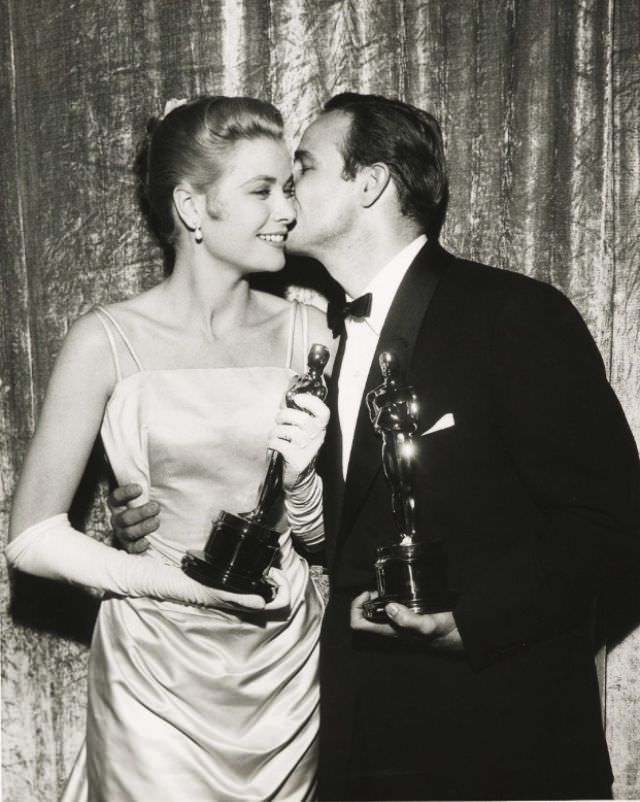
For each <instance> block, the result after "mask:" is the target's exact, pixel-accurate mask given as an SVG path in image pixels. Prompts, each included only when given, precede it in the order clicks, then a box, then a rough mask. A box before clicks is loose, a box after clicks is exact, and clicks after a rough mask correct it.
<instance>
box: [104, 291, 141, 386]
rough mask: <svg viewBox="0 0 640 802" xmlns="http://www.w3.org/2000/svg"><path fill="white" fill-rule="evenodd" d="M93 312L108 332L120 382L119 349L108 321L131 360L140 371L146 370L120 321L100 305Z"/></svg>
mask: <svg viewBox="0 0 640 802" xmlns="http://www.w3.org/2000/svg"><path fill="white" fill-rule="evenodd" d="M93 311H94V312H95V313H96V314H97V315H98V320H99V321H100V322H101V323H102V325H103V327H104V330H105V331H106V332H107V337H108V338H109V344H110V345H111V351H112V353H113V361H114V362H115V366H116V374H117V377H118V381H120V379H121V378H122V370H121V368H120V360H119V359H118V349H117V348H116V344H115V340H114V338H113V333H112V331H111V327H110V326H108V325H107V322H106V320H109V321H110V322H111V325H112V326H113V328H114V329H115V330H116V331H117V332H118V334H119V335H120V338H121V339H122V342H123V343H124V344H125V346H126V348H127V351H128V352H129V354H130V356H131V359H133V361H134V363H135V366H136V367H137V368H138V370H144V367H143V366H142V362H141V361H140V359H139V358H138V355H137V354H136V352H135V349H134V347H133V345H131V341H130V340H129V338H128V337H127V335H126V334H125V333H124V331H123V329H122V326H121V325H120V324H119V323H118V321H117V320H116V319H115V318H114V317H113V315H112V314H111V313H110V312H108V311H107V310H106V309H105V308H104V306H100V305H99V304H98V305H96V306H94V307H93ZM105 318H106V320H105Z"/></svg>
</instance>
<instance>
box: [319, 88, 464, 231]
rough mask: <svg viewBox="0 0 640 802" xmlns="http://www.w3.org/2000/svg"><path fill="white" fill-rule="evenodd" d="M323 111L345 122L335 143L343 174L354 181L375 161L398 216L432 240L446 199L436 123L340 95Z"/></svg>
mask: <svg viewBox="0 0 640 802" xmlns="http://www.w3.org/2000/svg"><path fill="white" fill-rule="evenodd" d="M324 111H325V112H329V111H342V112H344V113H345V114H348V115H349V117H350V118H351V125H350V127H349V132H348V134H347V135H346V137H345V139H344V141H343V142H342V143H341V147H340V151H341V154H342V157H343V159H344V173H345V177H347V178H355V176H356V173H357V171H358V169H359V168H360V167H364V166H367V165H370V164H376V163H377V162H381V163H383V164H386V165H387V166H388V168H389V170H390V172H391V176H392V178H393V181H394V184H395V186H396V189H397V192H398V197H399V200H400V208H401V211H402V213H403V214H404V215H406V216H407V217H410V218H411V219H413V220H415V221H416V222H417V223H418V224H419V225H420V226H421V227H422V229H423V231H424V232H425V234H426V235H427V236H428V237H429V239H433V240H437V239H438V236H439V234H440V229H441V228H442V224H443V222H444V216H445V213H446V207H447V200H448V196H449V190H448V180H447V167H446V162H445V158H444V148H443V144H442V132H441V131H440V126H439V124H438V121H437V120H436V119H435V117H433V116H432V115H431V114H429V113H428V112H426V111H423V110H422V109H419V108H417V107H416V106H412V105H410V104H409V103H403V102H402V101H400V100H394V99H390V98H386V97H382V96H381V95H360V94H358V93H356V92H344V93H342V94H340V95H335V96H334V97H332V98H331V99H330V100H329V101H327V103H325V106H324Z"/></svg>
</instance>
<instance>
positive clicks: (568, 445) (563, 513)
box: [454, 284, 640, 669]
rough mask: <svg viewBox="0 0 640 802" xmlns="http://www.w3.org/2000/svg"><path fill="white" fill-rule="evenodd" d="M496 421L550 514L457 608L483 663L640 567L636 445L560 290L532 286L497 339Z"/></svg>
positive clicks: (561, 625)
mask: <svg viewBox="0 0 640 802" xmlns="http://www.w3.org/2000/svg"><path fill="white" fill-rule="evenodd" d="M492 371H493V375H492V387H493V396H494V397H493V402H494V403H493V409H494V412H495V419H494V421H493V426H494V430H495V432H496V436H497V438H498V441H499V442H500V444H501V447H502V448H503V449H504V451H505V453H506V456H507V459H508V460H509V461H510V462H511V464H512V466H513V470H514V471H515V472H516V474H517V475H518V477H519V480H520V482H521V484H522V486H523V488H524V491H525V493H526V494H527V495H528V497H529V498H530V500H531V504H532V513H533V514H535V515H536V517H537V518H538V520H540V521H542V522H543V523H541V525H540V526H539V528H538V530H537V532H536V534H535V537H533V538H519V537H518V533H517V532H514V538H513V544H512V547H511V548H510V549H507V550H505V552H504V553H503V554H502V555H501V557H500V559H499V560H496V561H494V563H493V564H492V567H491V570H490V571H488V572H485V573H484V575H483V576H482V577H481V578H480V579H479V580H478V581H476V582H475V583H474V585H473V586H472V587H471V588H469V589H468V590H467V592H465V594H464V597H463V598H462V599H461V601H460V603H459V605H458V607H457V608H456V610H455V612H454V615H455V619H456V623H457V625H458V629H459V631H460V634H461V636H462V639H463V643H464V646H465V650H466V653H467V655H468V658H469V660H470V662H471V664H472V665H473V666H474V667H475V668H477V669H481V668H483V667H484V666H486V665H489V664H491V663H493V662H495V661H497V660H500V659H503V658H504V657H506V656H508V655H510V654H513V653H514V652H515V651H517V650H520V649H523V648H527V647H528V646H530V645H531V644H533V643H536V642H538V641H542V640H545V639H548V638H553V637H554V636H556V635H559V634H561V633H562V632H566V631H567V630H569V629H572V628H574V627H576V626H578V625H580V624H581V623H584V622H585V621H586V620H587V617H588V615H589V611H590V608H591V605H592V602H593V599H594V597H595V596H596V595H597V594H598V593H599V592H600V591H603V590H605V589H606V587H607V585H609V584H610V583H612V582H613V581H615V580H616V579H617V578H619V577H620V576H622V575H623V574H624V573H625V572H628V571H635V572H636V573H637V572H638V569H639V566H640V466H639V461H638V452H637V449H636V446H635V442H634V439H633V436H632V434H631V431H630V429H629V426H628V424H627V421H626V419H625V417H624V414H623V412H622V409H621V407H620V404H619V402H618V400H617V398H616V396H615V394H614V392H613V390H612V389H611V387H610V385H609V383H608V381H607V378H606V375H605V370H604V365H603V362H602V359H601V357H600V355H599V353H598V350H597V348H596V346H595V343H594V342H593V339H592V338H591V335H590V334H589V331H588V329H587V327H586V325H585V324H584V322H583V320H582V319H581V317H580V315H579V314H578V312H577V311H576V310H575V308H574V307H573V306H572V305H571V303H570V302H569V301H568V300H567V299H566V298H565V297H564V296H563V295H562V294H561V293H559V292H557V291H556V290H554V289H552V288H551V287H548V286H546V285H542V284H535V285H533V286H531V285H529V286H528V287H526V288H524V289H523V290H519V291H518V292H517V293H516V294H514V295H513V296H512V297H511V298H510V299H509V300H508V301H507V302H506V303H505V304H504V305H503V307H502V309H501V312H500V314H499V315H498V316H497V319H496V325H495V327H494V337H493V345H492Z"/></svg>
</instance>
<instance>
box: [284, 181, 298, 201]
mask: <svg viewBox="0 0 640 802" xmlns="http://www.w3.org/2000/svg"><path fill="white" fill-rule="evenodd" d="M282 191H283V192H284V194H285V197H287V198H295V196H296V188H295V185H294V183H293V181H291V182H290V183H289V184H285V186H284V187H283V188H282Z"/></svg>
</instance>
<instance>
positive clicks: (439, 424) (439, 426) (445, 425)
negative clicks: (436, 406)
mask: <svg viewBox="0 0 640 802" xmlns="http://www.w3.org/2000/svg"><path fill="white" fill-rule="evenodd" d="M455 425H456V421H455V418H454V417H453V412H447V414H446V415H443V416H442V417H441V418H440V419H439V420H437V421H436V422H435V423H434V424H433V426H432V427H431V428H430V429H427V431H426V432H422V434H421V435H420V437H424V436H425V434H433V433H434V432H441V431H442V430H443V429H450V428H451V427H452V426H455Z"/></svg>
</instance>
